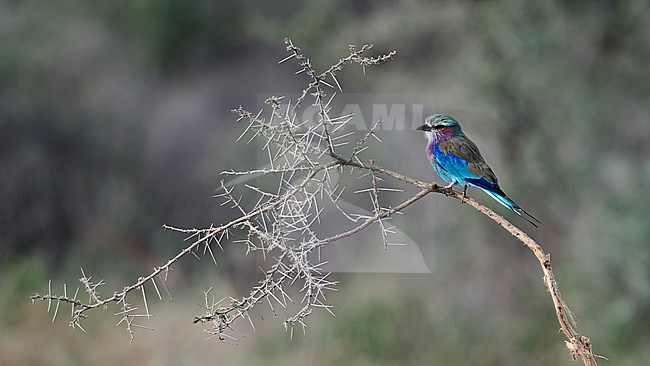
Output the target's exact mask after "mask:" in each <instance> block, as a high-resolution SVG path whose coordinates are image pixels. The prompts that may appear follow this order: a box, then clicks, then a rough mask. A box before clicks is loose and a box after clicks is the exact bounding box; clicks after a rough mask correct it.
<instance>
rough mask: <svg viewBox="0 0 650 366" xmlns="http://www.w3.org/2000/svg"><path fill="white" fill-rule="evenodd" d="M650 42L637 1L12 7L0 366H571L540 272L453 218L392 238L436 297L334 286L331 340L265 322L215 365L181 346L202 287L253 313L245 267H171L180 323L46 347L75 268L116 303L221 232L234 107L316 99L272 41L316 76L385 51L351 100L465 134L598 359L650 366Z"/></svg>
mask: <svg viewBox="0 0 650 366" xmlns="http://www.w3.org/2000/svg"><path fill="white" fill-rule="evenodd" d="M649 29H650V8H649V4H648V2H647V1H643V0H622V1H614V0H610V1H605V0H597V1H573V2H560V1H550V0H542V1H515V0H510V1H508V0H503V1H436V2H424V1H400V2H391V1H379V2H369V1H358V2H353V3H350V2H343V1H304V2H303V1H289V2H284V3H283V4H273V3H256V2H253V1H239V2H234V1H233V2H224V1H217V2H212V1H201V0H191V1H172V0H143V1H122V0H117V1H110V2H87V1H78V0H76V1H75V0H59V1H51V2H44V1H11V0H0V140H1V143H0V202H1V204H0V220H1V221H0V223H1V226H2V230H0V293H1V294H2V296H0V359H1V361H0V363H2V364H3V365H4V364H7V365H69V364H85V365H112V364H134V365H135V364H138V365H142V364H147V365H161V364H167V365H176V364H198V363H199V362H211V363H219V364H249V365H268V364H284V365H303V364H314V365H316V364H350V365H369V364H386V365H419V364H433V365H478V364H480V365H515V364H525V365H570V364H574V363H572V362H571V360H570V358H569V355H568V352H567V351H566V350H565V349H564V340H563V336H562V335H561V334H559V333H558V324H557V322H556V320H555V318H554V313H553V307H552V304H551V302H550V298H549V296H548V294H547V292H546V290H545V288H544V286H543V284H542V281H541V276H542V273H541V271H540V269H539V268H538V265H537V263H536V262H535V260H534V258H533V256H532V254H531V253H530V252H528V251H527V250H526V249H525V248H524V247H522V246H521V245H520V244H519V243H518V242H516V241H515V240H514V239H513V238H512V237H511V236H509V234H507V233H506V232H504V231H503V230H500V229H499V228H498V227H496V225H494V224H493V223H492V222H490V221H489V220H488V219H486V218H484V217H481V216H479V215H478V214H477V213H476V212H474V211H473V210H472V209H470V208H469V207H467V206H462V205H459V204H457V203H456V202H450V200H448V199H445V198H444V197H442V196H432V197H428V198H427V199H426V200H425V201H424V202H419V203H418V204H417V205H416V206H414V207H412V208H410V209H409V211H408V215H407V217H405V218H403V219H400V220H401V221H398V222H397V224H398V226H399V227H400V229H401V230H402V231H403V232H405V233H407V234H408V235H409V236H410V237H411V238H413V240H414V241H415V242H416V243H417V244H418V247H419V249H420V250H421V252H422V254H423V256H424V259H425V261H426V262H427V264H428V266H429V268H431V269H432V273H430V274H376V273H357V274H345V273H338V274H336V278H337V279H339V280H341V281H342V284H341V286H340V291H339V292H338V293H335V294H333V295H331V297H330V300H331V304H332V305H334V306H335V308H334V309H335V311H336V314H337V317H335V318H334V317H331V316H330V315H328V314H327V313H326V312H322V313H318V312H317V313H315V314H314V315H312V316H311V317H310V319H309V328H308V336H307V337H302V336H295V337H294V339H293V340H290V339H289V337H288V335H287V334H285V333H284V329H283V326H282V323H281V321H282V319H283V314H282V313H279V314H278V316H277V317H274V316H273V315H272V314H271V313H270V312H269V311H268V309H266V313H265V314H264V315H265V316H264V320H260V321H257V323H256V326H257V328H258V330H257V332H252V331H251V330H250V329H249V328H248V325H247V324H245V323H240V329H238V331H241V333H242V335H244V337H243V338H241V339H240V341H239V342H238V345H225V344H221V343H218V342H217V341H214V340H212V341H205V335H204V334H203V333H202V331H201V328H200V326H197V325H194V326H193V325H192V324H191V320H192V317H193V316H194V315H197V314H200V313H202V311H203V310H202V308H201V306H200V303H202V298H203V293H202V291H203V290H204V289H206V288H208V287H210V286H214V291H215V292H217V293H219V294H222V295H224V296H225V295H226V294H232V295H236V296H241V295H245V294H246V292H247V289H248V288H249V286H251V285H252V284H255V282H256V280H257V276H258V274H257V273H256V270H255V265H254V264H251V263H250V261H248V260H247V259H245V258H243V254H242V252H243V250H242V248H238V247H228V246H226V250H225V252H223V253H219V258H218V260H219V263H220V266H219V267H218V268H216V269H215V268H214V266H211V264H210V261H209V260H208V261H201V262H197V261H196V260H195V259H193V258H187V259H185V260H184V261H182V262H181V263H180V264H179V265H177V266H176V267H175V268H176V270H175V271H174V272H173V274H172V276H171V278H170V285H169V286H170V289H171V291H172V295H173V296H174V302H169V301H162V302H160V301H157V300H155V301H154V300H153V299H151V300H150V301H151V302H152V304H151V307H152V311H153V312H154V313H156V314H157V316H156V318H154V319H153V320H151V321H150V322H148V323H147V325H150V326H152V327H153V328H155V331H153V332H149V331H145V330H139V331H138V332H137V333H136V339H135V342H134V343H133V345H131V346H129V340H128V335H127V334H126V332H125V331H124V329H123V328H121V327H115V326H114V324H115V323H116V322H117V319H116V317H113V316H112V313H113V312H114V311H113V310H114V309H111V310H108V311H106V312H104V313H102V312H101V311H100V312H96V313H93V315H92V317H91V318H90V319H88V321H87V322H86V323H84V324H85V328H86V330H87V333H82V332H80V331H73V330H71V329H69V328H68V327H67V320H66V317H65V313H67V312H68V311H69V308H67V307H65V308H62V310H61V314H59V319H58V320H57V321H56V322H55V323H54V324H51V323H50V321H51V316H52V314H47V313H46V311H45V310H46V307H45V305H44V304H41V303H38V304H37V305H36V306H32V305H31V303H30V301H29V299H28V296H29V295H30V294H32V293H34V292H36V291H39V292H44V291H46V289H47V281H48V279H49V278H52V279H53V283H54V285H55V287H56V288H57V289H59V290H57V291H58V292H61V291H60V290H61V289H62V284H63V282H67V283H68V285H69V286H71V287H76V285H75V283H76V281H77V279H78V278H79V277H80V271H79V267H83V268H84V270H86V272H87V273H88V274H89V275H92V276H94V277H93V278H94V279H99V278H104V279H106V281H107V282H108V283H109V285H107V287H106V289H105V290H104V293H105V294H111V293H112V292H113V291H115V290H118V289H121V286H123V285H124V284H125V283H127V281H130V280H133V279H134V278H137V277H138V276H140V275H142V274H144V273H147V272H148V271H150V269H151V268H153V267H154V266H157V265H160V264H161V263H163V261H164V260H165V258H167V257H168V256H169V255H171V254H172V253H175V252H176V251H177V250H178V249H179V248H181V247H182V246H183V245H184V243H183V241H182V239H183V237H182V236H179V235H176V234H173V233H171V232H168V231H163V230H162V228H161V225H162V224H163V223H168V224H171V225H175V226H181V227H205V226H209V225H210V224H211V223H220V222H224V221H226V220H228V218H230V217H232V215H233V213H232V212H230V211H228V210H227V209H225V208H223V207H220V206H219V203H220V202H218V201H216V200H214V199H212V198H211V196H212V195H213V194H214V189H215V188H216V187H217V186H218V181H219V179H221V178H222V177H221V176H219V172H221V171H223V170H226V169H230V168H238V167H252V166H254V164H255V161H252V159H251V156H252V155H254V154H251V149H254V148H255V146H253V145H245V144H242V143H240V144H236V143H235V142H234V140H235V139H236V137H237V136H239V134H240V133H241V128H242V126H241V125H238V124H235V123H234V120H235V118H234V116H233V115H232V114H231V113H230V109H232V108H235V107H237V106H238V105H240V104H242V105H244V106H248V107H250V108H251V109H255V108H257V106H258V102H259V97H258V94H260V93H272V94H282V93H285V92H289V93H295V92H298V91H300V90H302V88H303V87H304V80H305V79H304V78H301V77H299V76H298V77H295V76H293V72H294V71H295V70H296V68H295V65H293V64H291V62H288V63H285V64H282V65H277V63H276V61H277V60H280V59H282V58H284V56H285V52H284V45H283V38H284V37H285V36H290V37H292V39H293V40H294V42H295V43H296V44H297V45H299V46H301V47H302V48H303V50H304V51H305V52H306V54H307V55H308V56H309V57H310V58H311V60H312V62H313V63H314V64H315V65H316V66H317V67H325V66H327V65H329V64H331V63H334V62H336V60H338V58H339V57H341V56H344V55H345V53H346V52H347V45H348V44H361V43H373V44H374V45H375V49H374V51H377V52H379V51H384V52H385V51H389V50H393V49H394V50H397V51H398V54H397V56H396V58H395V59H394V60H393V61H391V62H389V63H387V64H385V65H383V66H381V67H379V68H373V69H369V70H368V71H367V72H366V75H365V76H364V75H363V73H362V72H361V70H360V69H358V68H357V69H354V70H352V69H351V70H347V71H346V72H344V73H343V74H341V75H340V79H339V80H340V81H341V84H342V85H343V87H344V88H345V89H346V91H347V92H355V93H391V94H397V95H400V94H404V95H406V94H420V95H431V96H432V100H431V102H430V104H429V105H426V106H425V108H426V112H427V113H433V112H445V113H449V114H452V115H454V116H455V117H457V118H458V119H459V120H460V121H461V122H463V126H464V129H465V131H466V132H467V133H468V134H469V135H470V137H472V138H473V139H474V140H475V141H476V142H477V143H478V144H479V146H481V149H482V151H483V155H484V156H485V157H486V159H487V160H488V162H490V163H491V165H492V166H493V168H494V169H495V171H496V172H497V174H498V175H499V177H500V180H501V182H502V184H501V185H502V187H503V188H504V190H505V191H506V192H508V193H509V195H510V196H512V197H513V198H514V199H515V200H516V201H518V202H519V203H520V204H521V205H522V206H523V207H524V208H526V209H527V210H528V211H530V212H531V213H533V214H535V215H536V216H537V217H539V218H540V219H541V220H542V221H543V222H544V223H545V224H546V226H545V227H543V228H541V229H539V230H534V231H533V230H529V231H530V232H531V233H532V235H533V237H535V238H536V239H538V240H539V242H540V243H541V244H542V245H543V246H544V247H545V248H546V249H547V250H549V251H550V252H551V253H552V256H553V257H552V258H553V262H554V266H555V270H556V274H557V277H558V278H557V279H558V281H559V283H560V286H561V289H562V292H563V294H564V297H565V300H566V301H567V302H568V304H569V306H570V307H571V308H572V310H573V311H574V312H575V314H576V317H577V319H578V321H579V330H580V331H581V332H582V333H583V334H585V335H587V336H589V337H591V339H592V342H593V344H594V350H595V352H596V353H598V354H602V355H605V356H607V357H608V358H610V360H611V361H610V362H611V364H615V365H641V364H645V363H647V360H648V359H650V196H649V195H648V194H647V193H648V191H649V190H650V147H649V145H648V139H649V137H650V102H649V101H650V72H649V71H648V65H649V64H650V31H649ZM408 126H409V124H408V123H407V131H386V132H385V133H384V136H383V139H384V141H385V142H386V143H385V144H381V145H375V147H374V150H373V151H372V156H371V157H373V158H375V160H376V161H377V162H378V163H379V164H382V165H385V166H387V167H390V168H394V169H397V170H399V171H401V172H403V173H405V174H408V175H411V176H414V177H416V178H419V179H427V180H428V179H438V178H437V177H436V178H434V174H433V173H432V172H431V170H430V169H429V167H428V166H427V163H426V160H425V159H424V157H423V149H424V146H423V144H424V140H423V139H422V137H421V136H420V135H419V134H416V133H414V132H411V131H408V128H409V127H408ZM396 146H397V147H399V148H398V149H396V148H395V147H396ZM470 194H471V195H472V196H475V197H477V198H479V199H480V200H482V201H483V202H485V203H486V204H488V205H489V206H490V207H494V208H495V209H496V210H497V211H499V212H502V213H503V210H501V209H500V208H499V207H497V206H498V205H497V204H496V203H495V202H494V201H491V200H489V198H486V196H485V195H480V194H479V193H477V192H475V191H472V192H470ZM506 216H507V217H509V218H513V217H512V215H508V214H506ZM513 220H515V222H516V223H520V224H521V223H522V222H517V221H516V220H517V218H513ZM522 225H524V226H523V227H525V228H526V229H528V228H529V227H526V226H525V225H526V224H525V223H523V224H522ZM370 239H373V240H376V241H377V245H378V246H380V245H381V243H380V242H379V241H378V240H377V237H372V238H370ZM263 312H264V311H263ZM602 363H603V364H609V362H606V361H603V362H602Z"/></svg>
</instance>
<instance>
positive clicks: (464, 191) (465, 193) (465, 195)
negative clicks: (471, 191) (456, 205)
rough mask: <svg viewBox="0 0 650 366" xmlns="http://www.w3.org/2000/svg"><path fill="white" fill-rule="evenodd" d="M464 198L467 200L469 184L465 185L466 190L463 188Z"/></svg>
mask: <svg viewBox="0 0 650 366" xmlns="http://www.w3.org/2000/svg"><path fill="white" fill-rule="evenodd" d="M463 198H467V184H466V185H465V188H463Z"/></svg>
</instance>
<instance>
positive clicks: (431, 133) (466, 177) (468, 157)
mask: <svg viewBox="0 0 650 366" xmlns="http://www.w3.org/2000/svg"><path fill="white" fill-rule="evenodd" d="M416 130H418V131H424V133H425V135H426V137H427V139H428V143H427V148H426V153H427V158H428V160H429V163H430V164H431V166H432V167H433V170H435V172H436V173H437V174H438V175H439V176H440V178H442V179H443V180H445V181H446V182H448V183H449V185H448V186H445V188H447V189H450V188H452V187H453V186H454V185H456V184H459V185H462V186H464V189H463V196H465V195H466V193H467V186H472V187H476V188H479V189H481V190H483V191H484V192H485V193H487V194H488V195H489V196H491V197H492V198H494V199H495V200H496V201H497V202H499V203H500V204H502V205H503V206H505V207H506V208H507V209H509V210H510V211H512V212H514V213H516V214H517V215H519V216H521V217H522V218H523V219H524V220H526V221H528V222H529V223H531V224H532V225H533V226H535V227H538V225H543V224H542V223H541V221H539V220H538V219H536V218H535V217H534V216H532V215H531V214H529V213H528V212H526V211H524V209H523V208H521V207H520V206H519V205H518V204H516V203H515V202H514V201H513V200H511V199H510V198H509V197H508V196H507V195H506V194H505V193H504V192H503V190H502V189H501V187H499V182H498V180H497V176H496V175H495V174H494V172H493V171H492V168H490V166H489V165H488V164H487V163H486V162H485V159H483V156H482V155H481V152H480V151H479V149H478V147H477V146H476V144H475V143H474V142H473V141H472V140H470V139H469V138H468V137H467V136H466V135H465V133H464V132H463V130H462V128H461V127H460V123H458V121H457V120H455V119H454V118H453V117H451V116H448V115H445V114H433V115H431V116H428V117H427V118H426V119H425V121H424V124H423V125H422V126H419V127H417V128H416Z"/></svg>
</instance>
